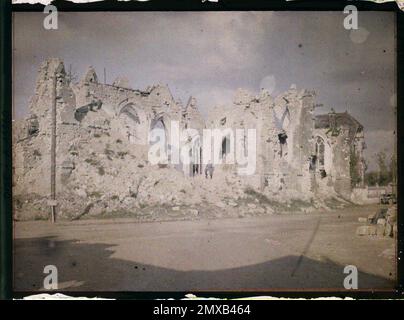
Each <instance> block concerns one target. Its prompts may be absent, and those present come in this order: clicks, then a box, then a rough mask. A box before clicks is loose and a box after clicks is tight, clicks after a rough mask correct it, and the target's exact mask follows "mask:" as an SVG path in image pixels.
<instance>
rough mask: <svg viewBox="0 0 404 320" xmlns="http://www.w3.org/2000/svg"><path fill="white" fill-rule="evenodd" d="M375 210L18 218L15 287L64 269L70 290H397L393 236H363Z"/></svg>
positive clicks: (38, 282) (37, 284)
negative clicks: (351, 277)
mask: <svg viewBox="0 0 404 320" xmlns="http://www.w3.org/2000/svg"><path fill="white" fill-rule="evenodd" d="M376 208H377V206H375V205H373V206H362V207H353V208H349V209H343V210H338V211H332V212H324V213H320V214H295V215H270V216H265V217H247V218H239V219H237V218H235V219H217V220H199V221H198V220H197V221H170V222H152V223H137V222H136V221H134V220H131V219H116V220H83V221H75V222H58V223H57V224H55V225H51V224H50V223H48V222H40V221H35V222H17V223H16V225H15V243H14V267H15V269H14V270H15V275H14V280H15V282H14V283H15V289H16V290H17V291H26V290H38V289H40V288H41V287H42V286H43V279H44V277H45V274H44V273H43V269H44V266H46V265H55V266H56V267H57V268H58V276H59V289H61V290H66V291H91V290H97V291H126V290H130V291H160V290H164V291H194V290H213V289H214V290H240V289H250V290H265V289H288V288H305V289H308V288H335V289H338V290H339V289H343V279H344V277H345V276H346V275H345V274H344V273H343V269H344V266H346V265H355V266H356V267H357V268H358V270H359V278H358V279H359V281H358V284H359V288H360V289H365V288H372V289H377V288H392V287H393V286H394V279H395V240H394V239H391V238H389V239H387V238H377V237H359V236H356V235H355V230H356V228H357V226H359V225H360V223H359V222H357V221H358V217H360V216H364V217H367V216H368V214H370V213H374V212H375V210H376Z"/></svg>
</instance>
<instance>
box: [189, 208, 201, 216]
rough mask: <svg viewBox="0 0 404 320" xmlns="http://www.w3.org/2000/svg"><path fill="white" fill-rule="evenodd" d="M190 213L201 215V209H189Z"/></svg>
mask: <svg viewBox="0 0 404 320" xmlns="http://www.w3.org/2000/svg"><path fill="white" fill-rule="evenodd" d="M189 214H191V215H193V216H197V215H199V211H198V210H197V209H189Z"/></svg>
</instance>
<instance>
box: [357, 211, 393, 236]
mask: <svg viewBox="0 0 404 320" xmlns="http://www.w3.org/2000/svg"><path fill="white" fill-rule="evenodd" d="M358 221H359V222H361V223H365V225H362V226H359V227H358V228H357V230H356V234H357V235H358V236H378V237H396V236H397V206H396V205H394V206H391V207H389V208H380V209H379V210H378V211H377V212H376V213H374V214H371V215H369V216H368V217H367V218H364V217H361V218H359V219H358Z"/></svg>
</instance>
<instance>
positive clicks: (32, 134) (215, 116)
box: [13, 59, 365, 212]
mask: <svg viewBox="0 0 404 320" xmlns="http://www.w3.org/2000/svg"><path fill="white" fill-rule="evenodd" d="M315 108H316V104H315V93H314V92H313V91H308V90H297V89H296V88H295V87H291V89H290V90H288V91H287V92H285V93H283V94H281V95H279V96H277V97H272V96H271V95H270V94H269V93H268V92H267V91H265V90H264V89H262V90H261V91H260V93H259V94H258V95H254V94H252V93H249V92H247V91H245V90H241V89H239V90H237V92H236V94H235V98H234V101H233V104H232V105H227V106H213V107H212V108H210V112H209V114H208V116H207V117H203V116H202V115H201V113H200V111H199V110H198V107H197V102H196V99H195V98H193V97H190V98H189V100H188V102H187V103H186V105H185V106H183V105H182V103H181V102H180V101H176V100H175V99H174V98H173V96H172V94H171V92H170V90H169V88H168V86H166V85H155V86H151V87H149V88H147V89H145V90H137V89H132V88H130V86H129V84H128V81H126V80H125V79H123V78H120V79H117V80H115V81H114V82H113V83H112V84H106V83H102V82H101V81H99V79H98V77H97V74H96V71H95V70H94V69H93V68H92V67H90V68H89V69H88V70H87V72H86V73H85V75H84V77H83V78H82V79H81V80H80V81H79V82H77V83H76V82H74V81H73V80H72V77H71V75H70V74H69V73H67V72H66V70H65V67H64V64H63V62H62V61H61V60H60V59H48V60H46V61H45V62H44V63H43V64H42V65H41V67H40V69H39V73H38V78H37V83H36V89H35V93H34V95H33V97H32V99H31V101H30V113H29V116H28V117H27V118H26V119H24V120H17V121H15V122H14V126H13V135H14V136H13V138H14V143H13V157H14V158H13V170H14V182H13V183H14V194H15V195H16V196H17V197H21V199H22V200H21V201H20V205H21V206H22V205H23V204H22V203H23V202H24V201H31V202H33V203H36V204H37V209H38V210H41V208H43V207H44V206H46V203H47V201H48V200H49V195H50V190H51V187H50V184H51V180H52V179H53V181H54V182H53V183H54V187H53V188H54V193H55V194H56V198H57V206H59V210H61V211H63V212H70V211H74V210H79V211H80V210H81V211H82V210H83V209H82V208H83V207H85V208H86V210H87V209H88V210H94V208H98V207H99V208H98V210H99V211H102V210H117V209H119V208H121V207H125V208H132V207H138V208H139V207H144V206H147V205H161V204H172V205H178V204H184V203H188V204H195V203H202V202H212V203H217V202H218V201H222V200H223V199H228V198H229V197H232V198H234V199H236V200H237V199H240V198H242V197H243V192H244V190H245V189H246V188H252V189H254V190H256V192H259V193H262V194H265V195H266V196H267V197H269V198H274V199H278V200H284V201H287V200H288V199H292V198H293V199H305V200H309V199H312V198H316V197H327V196H333V195H336V196H339V197H342V198H344V199H347V200H349V199H350V197H351V191H352V188H353V187H357V186H362V185H363V182H364V172H365V161H364V158H363V150H364V148H365V143H364V135H363V127H362V125H361V124H360V123H359V122H358V121H357V120H356V119H354V118H353V117H352V116H351V115H350V114H348V113H346V112H345V113H336V112H333V111H332V112H330V113H328V114H322V115H315V113H314V111H315ZM173 121H176V122H177V123H178V124H179V127H180V130H185V131H187V130H189V132H190V133H189V137H188V139H187V140H185V141H183V142H182V143H183V144H190V146H189V150H190V156H191V159H192V160H191V163H189V164H185V163H184V164H181V163H180V164H170V162H168V163H161V164H160V163H159V164H156V165H151V164H150V162H149V161H148V156H147V155H148V150H149V144H150V141H149V139H150V136H149V133H150V130H151V129H153V128H160V129H162V130H163V131H164V133H165V141H167V154H168V156H170V154H171V152H172V148H173V146H171V145H170V144H169V141H171V139H172V135H173V134H177V133H173V132H171V130H170V123H172V122H173ZM207 128H215V129H222V130H223V132H226V129H233V130H234V129H245V130H248V129H255V130H256V145H255V148H256V163H255V171H254V173H253V174H251V175H245V176H240V175H238V174H237V168H238V167H239V164H237V163H233V164H227V163H226V156H227V154H229V153H230V152H232V148H234V146H233V145H232V139H230V138H231V137H229V136H228V135H225V136H223V138H222V139H223V140H222V141H221V143H220V144H218V145H217V146H216V148H219V149H220V150H218V152H219V153H220V154H221V157H222V159H223V163H222V164H220V165H215V174H214V178H213V179H212V182H211V183H210V184H208V183H207V182H206V181H205V180H204V179H205V177H204V175H203V168H204V166H205V165H206V162H205V161H204V157H203V150H202V149H203V148H202V146H203V144H202V140H201V139H202V137H201V136H202V132H203V130H204V129H207ZM190 129H192V131H191V130H190ZM52 139H54V140H53V142H52ZM51 146H53V148H54V149H53V150H52V149H51ZM52 153H53V154H54V155H53V159H52ZM52 166H53V167H54V170H53V171H52V170H51V168H52ZM52 172H53V174H54V177H53V178H52V177H51V175H52ZM192 190H193V191H194V192H193V191H192ZM24 199H25V200H24ZM27 199H28V200H27ZM90 200H91V201H90ZM55 205H56V204H55ZM97 206H98V207H97Z"/></svg>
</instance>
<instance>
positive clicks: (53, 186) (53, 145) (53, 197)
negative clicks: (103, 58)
mask: <svg viewBox="0 0 404 320" xmlns="http://www.w3.org/2000/svg"><path fill="white" fill-rule="evenodd" d="M52 80H53V83H52V133H51V201H50V206H51V222H52V223H55V221H56V85H57V79H56V73H55V74H54V76H53V79H52Z"/></svg>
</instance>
